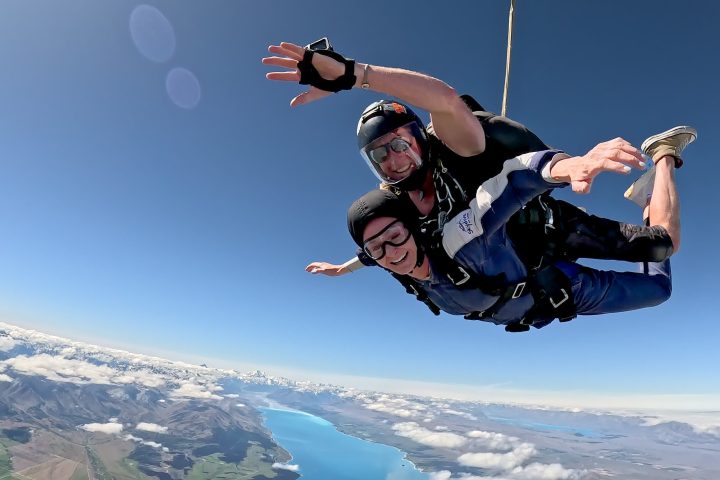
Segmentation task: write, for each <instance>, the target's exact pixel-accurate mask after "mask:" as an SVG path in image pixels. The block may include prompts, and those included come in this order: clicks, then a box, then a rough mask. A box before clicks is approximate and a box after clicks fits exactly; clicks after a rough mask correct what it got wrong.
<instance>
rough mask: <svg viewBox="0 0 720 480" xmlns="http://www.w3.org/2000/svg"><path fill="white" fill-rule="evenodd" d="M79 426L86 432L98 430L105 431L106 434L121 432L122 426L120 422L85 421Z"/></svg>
mask: <svg viewBox="0 0 720 480" xmlns="http://www.w3.org/2000/svg"><path fill="white" fill-rule="evenodd" d="M80 428H82V429H83V430H87V431H88V432H100V433H107V434H108V435H111V434H116V433H120V432H122V429H123V426H122V423H115V422H110V423H86V424H85V425H80Z"/></svg>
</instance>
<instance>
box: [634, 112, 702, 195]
mask: <svg viewBox="0 0 720 480" xmlns="http://www.w3.org/2000/svg"><path fill="white" fill-rule="evenodd" d="M696 138H697V131H696V130H695V129H694V128H692V127H688V126H680V127H675V128H671V129H670V130H667V131H665V132H662V133H658V134H657V135H653V136H652V137H649V138H647V139H646V140H645V141H644V142H643V143H642V145H641V146H640V149H641V150H642V151H643V153H645V154H646V155H647V156H649V157H650V158H652V160H653V162H656V161H657V160H660V159H661V158H662V157H664V156H665V155H670V156H671V157H674V158H675V167H676V168H680V167H681V166H682V164H683V161H682V158H680V154H681V153H682V151H683V150H684V149H685V147H687V146H688V145H689V144H691V143H692V142H693V141H694V140H695V139H696ZM654 185H655V165H654V163H653V165H652V166H651V167H650V168H649V169H648V170H647V171H646V172H645V173H643V174H642V175H641V176H640V178H638V179H637V180H636V181H635V182H634V183H633V184H632V185H630V187H629V188H628V189H627V190H625V198H627V199H628V200H630V201H631V202H635V203H637V204H638V205H640V206H641V207H645V206H646V205H647V204H648V202H649V201H650V196H652V191H653V186H654Z"/></svg>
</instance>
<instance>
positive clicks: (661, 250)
mask: <svg viewBox="0 0 720 480" xmlns="http://www.w3.org/2000/svg"><path fill="white" fill-rule="evenodd" d="M675 252H676V250H675V247H674V246H673V244H672V242H669V243H668V244H665V245H653V246H652V247H651V248H650V249H649V252H648V257H649V258H648V261H649V262H662V261H663V260H667V259H668V258H670V256H671V255H672V254H673V253H675Z"/></svg>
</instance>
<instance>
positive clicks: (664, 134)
mask: <svg viewBox="0 0 720 480" xmlns="http://www.w3.org/2000/svg"><path fill="white" fill-rule="evenodd" d="M680 133H687V134H689V135H692V139H691V140H690V141H689V142H688V144H690V143H692V142H693V141H695V138H697V130H695V129H694V128H693V127H688V126H685V125H683V126H680V127H675V128H671V129H670V130H667V131H665V132H662V133H658V134H657V135H653V136H652V137H648V138H646V139H645V141H644V142H643V143H642V145H640V150H642V152H643V153H644V152H645V151H646V150H647V148H648V147H649V146H650V145H652V144H653V143H655V142H657V141H658V140H663V139H665V138H668V137H672V136H675V135H678V134H680Z"/></svg>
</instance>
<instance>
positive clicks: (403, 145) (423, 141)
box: [357, 100, 429, 190]
mask: <svg viewBox="0 0 720 480" xmlns="http://www.w3.org/2000/svg"><path fill="white" fill-rule="evenodd" d="M401 127H405V128H406V129H407V131H406V134H407V135H410V136H412V137H413V139H414V141H415V142H416V144H417V146H418V147H419V150H420V155H417V153H416V152H415V151H414V150H412V149H411V148H409V144H408V143H407V142H406V141H403V140H405V139H403V137H402V136H397V137H396V140H395V142H394V143H392V144H391V140H393V138H392V135H390V134H392V133H393V132H395V131H396V130H397V129H398V128H401ZM386 135H388V139H387V141H380V142H379V143H376V142H377V141H378V140H380V139H382V137H384V136H386ZM357 139H358V148H359V149H360V154H361V155H362V157H363V158H364V159H365V161H366V162H367V164H368V166H369V167H370V169H371V170H372V171H373V173H375V175H376V176H377V177H378V178H379V179H380V180H381V181H383V182H385V183H388V184H391V185H395V186H396V187H398V188H400V189H402V190H415V189H417V188H419V187H420V185H421V184H422V181H423V180H424V179H425V177H426V172H427V165H428V163H429V162H428V136H427V132H426V131H425V126H424V125H423V122H422V120H420V117H418V116H417V115H416V114H415V112H413V111H412V110H411V109H410V108H409V107H408V106H406V105H403V104H402V103H398V102H391V101H388V100H380V101H379V102H375V103H372V104H370V105H369V106H368V107H367V108H366V109H365V111H363V114H362V115H361V116H360V121H359V122H358V127H357ZM407 140H409V139H407ZM388 148H392V150H394V151H395V152H398V153H404V154H405V155H407V156H408V157H409V158H410V159H411V160H412V163H414V165H415V168H414V169H411V170H410V172H411V173H410V174H409V175H408V176H406V177H401V178H392V177H391V176H389V175H388V174H387V173H386V172H384V171H383V169H382V168H381V164H382V163H383V162H384V160H385V158H387V154H388V153H389V151H388V150H387V149H388Z"/></svg>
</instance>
